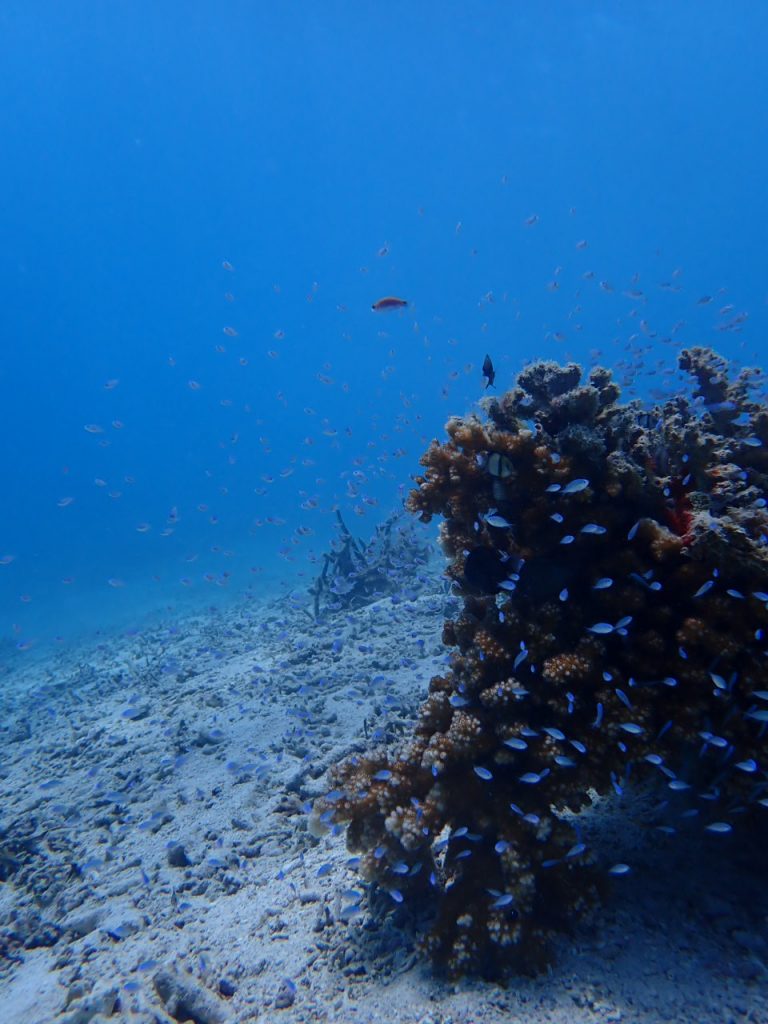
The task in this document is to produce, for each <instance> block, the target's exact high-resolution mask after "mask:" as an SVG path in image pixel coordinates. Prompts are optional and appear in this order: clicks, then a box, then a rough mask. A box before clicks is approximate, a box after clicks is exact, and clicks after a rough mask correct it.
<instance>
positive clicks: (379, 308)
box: [371, 295, 408, 313]
mask: <svg viewBox="0 0 768 1024" xmlns="http://www.w3.org/2000/svg"><path fill="white" fill-rule="evenodd" d="M407 305H408V300H407V299H398V298H397V296H396V295H385V296H384V298H383V299H377V300H376V301H375V302H374V303H373V305H372V306H371V309H372V310H373V311H374V313H381V312H383V311H384V310H385V309H402V308H403V307H404V306H407Z"/></svg>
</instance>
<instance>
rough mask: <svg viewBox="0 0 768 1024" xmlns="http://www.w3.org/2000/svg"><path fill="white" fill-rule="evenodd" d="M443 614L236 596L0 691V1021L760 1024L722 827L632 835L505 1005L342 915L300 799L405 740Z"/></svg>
mask: <svg viewBox="0 0 768 1024" xmlns="http://www.w3.org/2000/svg"><path fill="white" fill-rule="evenodd" d="M449 600H450V599H449V598H447V597H446V595H445V592H444V588H441V586H440V585H439V583H436V585H435V590H434V593H431V594H428V595H427V596H422V597H420V598H418V599H416V600H414V601H411V602H408V603H403V604H399V605H393V604H392V602H391V601H389V600H382V601H379V602H378V603H376V604H373V605H370V606H368V607H367V608H364V609H362V610H359V611H356V612H354V613H350V614H348V615H339V616H337V617H335V618H333V619H331V620H329V621H328V622H327V623H325V624H323V625H316V624H314V623H313V622H312V621H311V620H310V618H309V616H308V615H307V614H306V613H303V612H301V611H299V610H297V609H295V608H293V607H292V606H291V605H290V604H289V603H288V602H287V601H274V602H272V603H267V602H265V603H263V604H259V605H255V604H253V603H251V604H244V605H243V606H241V607H236V608H234V609H229V610H227V611H226V612H221V613H219V614H216V613H213V612H211V613H206V614H205V615H199V614H198V615H195V616H190V617H187V618H185V619H183V620H178V621H174V622H168V623H167V624H166V625H164V626H158V627H153V628H151V629H148V630H145V631H143V632H141V633H139V634H138V635H135V636H131V637H125V636H115V637H114V638H112V639H108V640H104V641H103V642H101V643H100V644H99V645H98V646H97V645H95V644H94V645H92V646H91V647H90V648H89V647H87V646H84V647H82V648H81V649H80V650H78V651H74V650H72V651H69V652H66V653H65V652H62V653H60V654H58V655H57V656H56V657H52V658H51V659H50V661H48V662H41V661H38V662H36V663H30V664H29V666H28V667H27V668H25V669H23V670H19V671H18V672H16V673H15V674H14V675H10V676H6V677H5V679H4V680H2V681H0V682H2V690H1V691H0V709H1V710H2V719H1V721H0V728H1V732H0V735H1V736H2V744H1V745H0V787H1V791H2V807H1V809H0V874H1V875H2V877H5V878H6V880H5V881H4V882H2V883H0V1024H46V1022H54V1021H55V1022H57V1024H58V1022H68V1024H86V1022H93V1024H97V1022H104V1021H114V1020H120V1021H132V1022H133V1021H135V1022H142V1024H150V1022H165V1024H168V1022H172V1021H187V1020H189V1021H193V1022H195V1024H225V1022H241V1024H245V1022H249V1021H257V1020H258V1021H280V1022H285V1024H293V1022H299V1021H302V1022H315V1021H334V1022H337V1021H338V1022H361V1024H362V1022H374V1021H376V1022H387V1024H405V1022H408V1024H416V1022H419V1024H430V1022H431V1024H459V1022H462V1024H464V1022H481V1021H482V1022H488V1024H492V1022H493V1024H495V1022H502V1021H503V1022H505V1024H508V1022H517V1021H520V1022H525V1024H543V1022H551V1024H559V1022H562V1024H565V1022H568V1024H581V1022H591V1021H606V1022H608V1021H626V1022H631V1021H638V1022H648V1024H651V1022H654V1024H655V1022H659V1021H684V1022H691V1024H693V1022H696V1024H706V1022H710V1021H711V1022H713V1024H714V1022H717V1024H722V1022H730V1021H733V1022H737V1024H739V1022H742V1021H751V1022H766V1021H768V941H767V940H768V927H767V922H766V914H767V913H768V899H766V886H765V872H764V867H763V869H762V871H761V870H759V869H758V864H759V861H760V858H759V857H755V855H754V851H749V850H748V849H747V846H748V844H746V846H745V843H744V837H741V838H740V837H739V835H738V831H737V830H734V833H733V834H732V835H731V836H723V837H718V845H715V844H714V843H713V842H704V843H703V842H702V841H701V839H699V840H697V841H696V842H693V841H686V840H685V839H679V838H678V839H669V838H667V837H663V836H662V837H660V838H658V839H655V838H654V840H653V843H651V842H650V840H649V839H646V840H644V841H643V844H642V851H640V852H635V854H634V856H633V857H632V864H633V872H632V874H631V875H629V876H627V877H625V878H623V879H620V880H617V883H616V884H615V886H614V889H613V894H612V896H611V898H610V900H609V902H608V903H607V904H606V905H605V906H604V907H603V908H601V909H600V910H599V911H598V912H597V913H596V915H595V917H594V919H593V920H591V921H590V922H588V923H582V924H581V926H580V927H578V928H577V929H576V931H575V933H574V934H573V935H572V936H567V937H564V938H563V939H562V942H561V946H560V949H559V952H558V957H557V959H556V961H555V963H554V965H553V966H552V968H551V969H550V971H549V972H547V973H545V974H543V975H541V976H539V977H536V978H528V977H521V978H519V979H513V980H512V982H511V983H510V985H509V986H508V987H507V988H501V987H499V986H496V985H491V984H487V983H484V982H482V981H478V980H462V981H460V982H458V983H449V982H446V981H443V980H440V979H438V978H436V977H435V976H434V974H433V973H432V971H431V969H430V967H429V965H428V964H427V963H426V962H424V960H423V959H422V958H421V957H420V956H419V955H418V953H417V952H416V947H415V934H414V933H413V932H412V931H410V930H409V924H410V923H411V911H410V908H409V907H408V906H407V904H406V905H404V906H397V905H396V904H394V903H393V902H392V901H391V900H390V899H389V897H387V896H385V895H382V894H379V895H377V896H376V897H375V898H374V900H373V901H372V906H373V909H374V910H375V913H374V914H372V913H371V912H370V910H369V909H368V906H367V903H366V902H365V901H364V903H363V907H364V908H365V909H364V912H363V913H362V914H360V915H359V916H358V917H357V918H355V919H353V920H352V921H348V922H347V923H345V922H344V921H342V920H341V919H340V913H339V912H340V908H341V907H342V906H343V905H345V904H346V903H348V902H349V896H344V895H343V890H345V889H348V888H350V887H352V886H355V885H357V886H358V887H359V886H360V883H359V880H358V879H357V876H356V875H355V873H354V871H353V870H352V869H351V868H349V867H348V866H347V859H348V857H349V853H348V851H347V850H346V849H345V844H344V840H343V837H342V836H341V835H339V836H336V837H334V836H330V835H329V836H326V837H324V838H322V839H319V840H318V839H315V838H313V837H312V836H311V835H310V834H309V833H308V831H307V814H306V810H305V807H306V804H307V803H308V802H309V801H311V800H312V799H313V797H315V796H316V795H318V794H320V793H322V792H324V791H325V790H326V789H327V783H326V780H325V778H324V775H325V772H326V770H327V768H328V767H329V766H331V765H333V764H335V763H336V762H338V761H339V760H340V759H341V758H342V757H344V756H345V755H346V754H348V753H349V752H350V751H352V750H355V749H357V750H362V749H364V748H365V745H366V743H367V742H368V741H367V740H366V736H365V732H366V729H367V731H368V733H371V732H372V731H373V730H375V729H384V730H385V731H386V735H387V736H388V737H389V738H391V739H392V740H395V739H396V738H397V736H398V734H400V735H402V734H403V733H405V734H407V731H408V729H409V723H410V721H411V720H412V718H413V715H414V713H415V710H416V708H417V706H418V704H419V702H420V701H421V699H422V698H423V696H424V694H425V692H426V687H427V683H428V680H429V677H430V676H431V675H432V674H434V673H435V672H436V671H437V670H438V667H439V666H440V665H441V663H442V660H443V659H444V657H445V653H446V652H445V649H444V648H443V647H442V645H441V641H440V634H441V628H442V621H443V617H444V614H445V610H446V604H447V602H448V601H449ZM338 637H342V638H343V647H342V649H341V650H340V651H334V650H333V647H332V645H333V641H334V639H336V638H338ZM336 646H337V647H338V643H337V644H336ZM622 813H624V814H625V816H626V821H623V819H622V818H621V816H620V815H619V819H618V826H617V827H616V828H614V830H613V831H614V834H616V835H621V834H623V835H624V841H625V843H626V836H627V835H628V834H629V832H628V829H629V821H630V819H631V813H630V812H629V811H624V812H622ZM636 831H637V833H638V834H641V833H642V832H643V830H642V828H638V829H636ZM603 832H604V834H605V835H608V836H610V835H611V834H612V832H611V829H610V828H607V827H606V828H605V829H604V830H603ZM647 834H648V830H646V832H645V835H647ZM605 841H606V840H605V838H604V839H603V842H605ZM634 841H635V840H633V842H634ZM617 842H618V840H617ZM616 852H617V851H615V850H607V851H606V852H605V855H606V863H607V864H610V863H613V862H615V860H616V859H617V857H616ZM621 852H622V854H623V856H624V858H625V859H626V857H627V856H630V855H631V851H630V854H628V853H627V851H626V849H624V850H623V851H621ZM763 864H764V862H763Z"/></svg>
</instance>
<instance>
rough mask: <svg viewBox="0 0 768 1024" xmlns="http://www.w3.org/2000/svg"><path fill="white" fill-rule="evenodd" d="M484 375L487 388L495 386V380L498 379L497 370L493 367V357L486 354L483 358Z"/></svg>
mask: <svg viewBox="0 0 768 1024" xmlns="http://www.w3.org/2000/svg"><path fill="white" fill-rule="evenodd" d="M483 376H484V377H486V378H487V379H486V382H485V386H486V388H490V387H493V382H494V381H495V380H496V371H495V370H494V368H493V362H492V360H491V357H490V356H489V355H488V354H486V356H485V359H484V360H483Z"/></svg>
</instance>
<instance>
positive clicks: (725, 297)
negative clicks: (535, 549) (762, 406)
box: [0, 0, 768, 667]
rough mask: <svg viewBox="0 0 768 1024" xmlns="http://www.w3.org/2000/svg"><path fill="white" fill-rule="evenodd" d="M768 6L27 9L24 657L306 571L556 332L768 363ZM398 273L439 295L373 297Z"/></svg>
mask: <svg viewBox="0 0 768 1024" xmlns="http://www.w3.org/2000/svg"><path fill="white" fill-rule="evenodd" d="M766 28H768V12H767V11H766V9H765V8H764V6H763V5H761V4H748V3H742V4H736V5H732V6H731V8H729V9H728V10H727V11H726V9H725V8H724V7H723V6H722V5H720V4H717V3H712V2H697V3H692V2H684V3H679V4H675V5H669V4H664V3H656V2H649V3H644V4H639V5H635V4H624V3H616V4H608V3H586V4H570V3H566V2H551V3H539V4H535V5H533V4H530V5H521V4H503V3H489V4H485V5H481V6H480V7H478V6H473V5H468V4H456V3H441V4H436V3H423V4H417V5H414V4H407V3H401V2H393V3H388V4H386V5H374V4H362V5H355V4H350V3H340V2H329V3H325V4H322V5H312V4H301V3H296V2H286V3H281V4H262V3H256V4H249V3H242V2H237V0H235V2H232V3H229V4H227V5H225V6H221V5H214V4H210V3H204V2H194V3H190V4H185V5H179V4H172V3H159V4H151V5H150V4H134V3H126V2H122V0H116V2H114V3H110V4H99V5H97V4H91V3H86V2H83V0H73V2H70V3H68V4H66V5H62V4H58V3H51V2H45V0H38V2H34V3H26V2H25V3H21V2H16V0H9V2H8V3H5V4H4V5H3V7H2V10H0V96H2V103H0V118H1V119H2V120H1V122H0V138H2V158H0V197H1V198H0V202H1V204H2V211H3V213H2V236H1V238H2V244H1V245H0V281H2V302H1V303H0V332H1V335H2V339H3V349H2V351H3V358H2V360H1V361H0V381H1V383H2V395H3V403H2V431H1V432H0V436H1V437H2V442H0V443H1V445H2V448H1V454H0V460H1V464H2V468H3V481H4V495H3V502H2V506H1V509H0V556H2V564H0V606H1V607H2V617H1V619H0V637H1V638H2V659H1V660H2V663H3V665H4V666H6V667H13V666H14V665H15V664H17V663H18V660H19V659H23V658H26V657H29V655H30V652H33V651H35V650H40V649H44V648H45V647H46V645H48V644H50V643H53V642H55V643H58V644H59V645H62V644H63V645H67V644H72V643H75V642H77V640H78V639H79V637H81V636H82V634H83V633H90V632H93V631H95V630H99V629H103V630H109V629H111V628H113V627H115V626H117V625H119V626H120V627H121V628H122V627H124V626H126V625H131V624H135V623H137V622H140V621H142V619H143V617H144V616H145V615H146V614H147V613H148V612H152V611H162V610H163V609H167V608H173V609H184V608H188V607H205V606H206V605H219V606H220V605H222V604H226V603H227V602H228V601H229V600H231V599H232V598H233V597H236V598H238V599H239V598H241V597H242V596H243V595H244V594H247V593H252V594H254V595H256V596H261V595H263V594H265V593H272V592H282V591H284V590H285V591H291V590H296V591H298V592H302V591H303V590H304V589H306V586H307V585H308V583H309V582H311V580H312V579H313V578H314V576H315V575H316V573H317V570H318V559H320V558H321V556H322V553H323V552H324V551H325V550H327V549H328V544H329V541H330V538H331V537H332V536H333V535H334V533H335V529H336V517H335V511H336V509H339V510H340V511H341V512H342V514H343V516H344V517H345V521H346V522H347V523H349V524H350V525H353V524H354V528H355V532H357V533H360V534H362V535H366V534H370V532H371V531H372V530H373V528H374V526H375V524H376V523H377V522H380V521H381V520H382V519H383V518H384V517H385V516H386V515H387V514H388V513H389V512H390V511H391V510H392V509H393V508H396V507H398V505H399V503H400V502H401V501H402V497H403V495H404V493H405V492H406V491H407V489H408V487H409V485H410V482H411V476H412V474H413V473H414V472H416V471H417V469H418V457H419V455H420V453H421V452H422V451H423V450H424V448H425V447H426V445H427V443H428V442H429V441H430V440H431V439H432V438H433V437H441V436H442V432H443V424H444V422H445V420H446V419H447V417H448V416H449V415H452V414H461V413H464V412H466V411H467V410H469V409H471V408H472V406H473V404H474V403H475V402H476V401H477V400H478V399H479V398H480V397H481V396H482V394H483V393H484V392H483V383H484V382H483V377H482V374H481V366H482V363H483V359H484V357H485V355H486V353H487V354H489V355H491V357H492V359H493V362H494V364H495V367H496V371H497V380H496V386H497V389H503V388H504V387H505V386H507V385H508V384H509V383H510V382H511V380H512V377H513V376H514V374H515V373H516V372H517V370H518V369H519V368H520V367H521V366H522V365H523V364H524V363H525V362H526V361H528V360H531V359H533V358H541V357H546V358H558V359H564V358H571V357H572V358H575V359H577V360H581V361H584V362H586V363H590V362H593V361H598V362H603V363H605V364H606V365H608V366H611V367H614V368H617V375H618V377H619V379H620V380H621V379H625V380H626V386H627V388H628V389H632V388H636V389H637V390H638V392H639V393H641V394H643V395H648V396H650V395H652V394H653V393H656V392H658V393H668V392H669V391H670V390H674V388H675V387H676V386H677V385H676V378H675V377H674V375H673V374H672V373H666V374H665V372H664V371H665V370H667V371H670V370H672V368H673V367H674V364H675V355H676V352H677V350H678V349H679V348H681V347H683V346H684V345H686V344H707V345H710V344H711V345H715V346H716V347H717V348H718V350H719V351H721V352H722V353H723V354H724V355H726V356H729V357H731V358H734V359H736V360H738V361H740V362H745V363H753V362H757V363H758V364H761V363H764V361H765V344H764V339H765V337H766V284H765V271H764V267H765V260H764V252H763V249H764V239H765V229H766V220H767V218H768V195H767V194H766V191H765V188H764V183H765V180H766V177H767V176H768V174H767V172H768V167H767V164H768V143H766V137H765V132H764V130H763V128H762V120H763V111H764V109H765V107H766V99H767V97H766V93H767V92H768V88H767V84H766V77H765V74H764V71H763V46H762V44H761V40H762V39H764V37H765V31H766ZM389 295H394V296H398V297H402V298H403V299H405V300H407V303H408V305H407V307H405V308H403V309H401V310H396V311H389V312H374V311H373V310H372V309H371V306H372V304H373V303H374V302H376V300H378V299H380V298H382V297H384V296H389Z"/></svg>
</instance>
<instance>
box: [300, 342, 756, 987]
mask: <svg viewBox="0 0 768 1024" xmlns="http://www.w3.org/2000/svg"><path fill="white" fill-rule="evenodd" d="M679 362H680V367H681V369H682V370H684V371H687V373H688V374H690V377H691V379H692V387H691V389H690V391H689V392H688V393H687V394H683V393H681V394H680V395H678V396H676V397H674V398H672V399H670V400H669V401H667V402H666V403H665V404H661V405H655V406H649V405H644V404H643V403H641V402H640V401H639V400H635V401H632V402H622V401H621V395H620V389H619V387H618V386H617V385H616V383H615V382H614V381H613V378H612V376H611V373H610V372H609V371H608V370H606V369H602V368H596V369H593V370H591V371H590V372H589V373H588V374H586V375H585V373H584V372H583V371H582V369H581V368H580V367H579V366H577V365H576V364H573V363H571V364H569V365H567V366H560V365H557V364H556V363H551V362H537V363H534V364H532V365H530V366H528V367H527V368H526V369H524V370H523V371H522V372H521V373H520V375H519V376H518V378H517V381H516V384H515V386H514V387H513V388H512V389H511V390H510V391H508V392H507V393H506V394H504V395H502V396H500V397H499V398H497V399H486V400H485V401H484V403H483V405H484V410H485V417H484V418H481V417H480V416H477V415H470V416H466V417H457V418H453V419H451V420H450V421H449V422H448V424H447V428H446V429H447V433H448V440H447V441H446V442H445V443H442V444H440V443H438V442H436V441H435V442H433V443H432V445H431V446H430V447H429V449H428V450H427V452H426V453H425V455H424V456H423V458H422V465H423V466H424V467H425V472H424V474H423V476H420V477H418V478H417V480H416V482H417V487H416V489H415V490H414V491H413V492H412V493H411V494H410V497H409V499H408V507H409V508H410V510H411V511H412V512H414V513H416V514H417V515H419V516H420V518H421V519H422V520H424V521H429V520H430V519H431V517H433V516H435V515H440V516H442V523H441V527H440V535H441V542H442V547H443V550H444V552H445V554H446V556H447V558H448V559H449V565H448V569H447V572H448V575H449V576H450V577H451V579H452V580H453V581H454V589H455V590H456V592H457V593H459V594H460V595H461V597H462V599H463V607H462V609H461V611H460V614H459V615H458V616H457V617H456V618H455V619H453V620H449V621H447V622H446V623H445V627H444V642H445V643H446V645H448V646H449V647H450V648H451V649H452V651H453V653H452V656H451V661H450V665H449V667H448V668H447V670H446V672H445V674H444V675H440V676H436V677H435V678H433V679H432V680H431V682H430V686H429V695H428V696H427V699H426V700H425V702H424V704H423V706H422V707H421V710H420V713H419V716H418V720H417V722H416V725H415V730H414V733H413V736H412V737H411V738H410V740H409V741H408V743H407V744H406V745H405V746H404V748H403V749H401V750H399V751H397V752H394V753H393V752H387V751H384V750H382V751H381V752H378V751H376V750H372V751H371V752H370V753H369V754H367V755H366V756H354V757H351V758H350V759H348V760H347V761H345V762H344V763H342V764H341V765H340V766H338V767H337V768H336V769H335V770H334V771H333V773H332V774H333V779H332V783H333V786H334V789H333V791H332V792H330V793H328V794H327V796H326V797H325V798H323V799H322V800H320V801H318V803H317V805H316V807H315V812H314V813H315V816H316V818H318V819H319V820H320V821H321V822H325V823H344V824H346V825H347V842H348V845H349V847H350V849H351V850H353V851H356V852H358V853H359V854H360V870H361V873H362V875H363V877H364V878H365V879H368V880H370V881H375V882H376V883H377V884H378V885H379V886H380V887H382V888H383V889H385V890H386V891H388V892H389V893H390V895H391V896H392V898H393V900H395V901H396V902H398V903H399V902H402V901H404V900H406V899H407V900H413V901H414V902H416V901H420V903H421V902H425V903H428V904H429V905H430V906H431V908H432V911H433V917H432V923H431V927H430V930H429V933H428V934H427V936H426V938H425V940H424V944H425V947H426V949H427V951H428V952H429V954H430V955H431V956H432V957H433V959H434V961H435V962H436V963H437V964H439V965H442V966H443V967H444V968H445V969H446V970H447V971H448V973H449V974H450V975H453V976H456V975H459V974H462V973H481V974H483V975H486V976H499V975H503V974H504V973H505V972H506V971H508V970H509V969H519V968H527V967H530V966H533V967H535V966H537V965H539V964H541V963H542V962H544V961H545V960H546V958H547V956H548V955H549V949H550V945H551V939H552V936H553V935H554V934H555V933H556V932H559V931H561V930H563V929H568V928H569V927H571V926H572V925H573V924H574V923H575V922H577V921H578V920H579V918H580V916H581V915H582V914H583V913H584V912H585V910H586V909H587V908H588V907H589V906H590V905H592V904H593V903H594V902H595V900H596V899H597V898H598V897H599V896H600V894H601V891H602V889H603V888H604V885H605V883H606V882H607V881H608V880H609V878H610V875H611V874H614V875H619V874H621V873H623V872H625V871H626V870H628V867H627V865H625V864H614V865H610V864H606V863H599V862H598V859H597V858H596V857H595V855H594V852H593V851H592V849H591V848H590V846H589V845H588V844H587V843H585V842H584V841H583V837H582V835H581V834H580V830H579V825H578V813H577V812H578V811H579V810H580V809H582V808H584V807H585V806H587V805H588V804H589V802H590V800H591V798H592V796H593V795H594V794H595V793H597V794H601V795H610V794H612V793H618V794H620V793H622V792H623V790H624V789H625V788H626V787H628V786H634V785H646V786H650V787H651V788H655V789H658V794H659V798H660V799H659V804H658V814H659V817H658V827H659V828H661V829H662V830H663V831H664V832H666V833H667V834H669V833H670V832H673V831H674V830H675V829H677V828H688V829H690V828H694V829H700V830H701V834H702V840H704V839H705V838H706V839H707V841H712V842H714V841H717V837H718V836H722V835H723V834H725V833H727V832H729V831H731V830H737V829H748V828H750V827H751V824H752V823H753V820H754V819H757V817H758V816H760V815H768V810H767V809H766V808H768V775H767V774H766V769H768V739H767V738H766V731H767V730H768V724H767V723H768V660H767V658H766V655H767V654H768V645H767V643H766V637H767V636H768V633H767V632H766V631H768V576H767V574H766V570H767V569H768V510H767V509H766V497H767V496H768V487H767V486H766V484H767V483H768V409H766V407H765V405H764V404H762V403H761V401H760V400H759V399H758V397H757V396H756V389H755V387H754V385H755V383H756V382H759V379H760V378H759V373H758V371H754V370H743V371H741V372H740V373H737V374H735V376H734V375H732V373H731V371H730V367H729V366H728V364H727V363H726V362H725V360H723V359H721V358H720V357H719V356H717V355H716V354H715V353H713V352H711V351H710V350H708V349H702V348H691V349H689V350H686V351H683V352H682V354H681V355H680V359H679Z"/></svg>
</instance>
